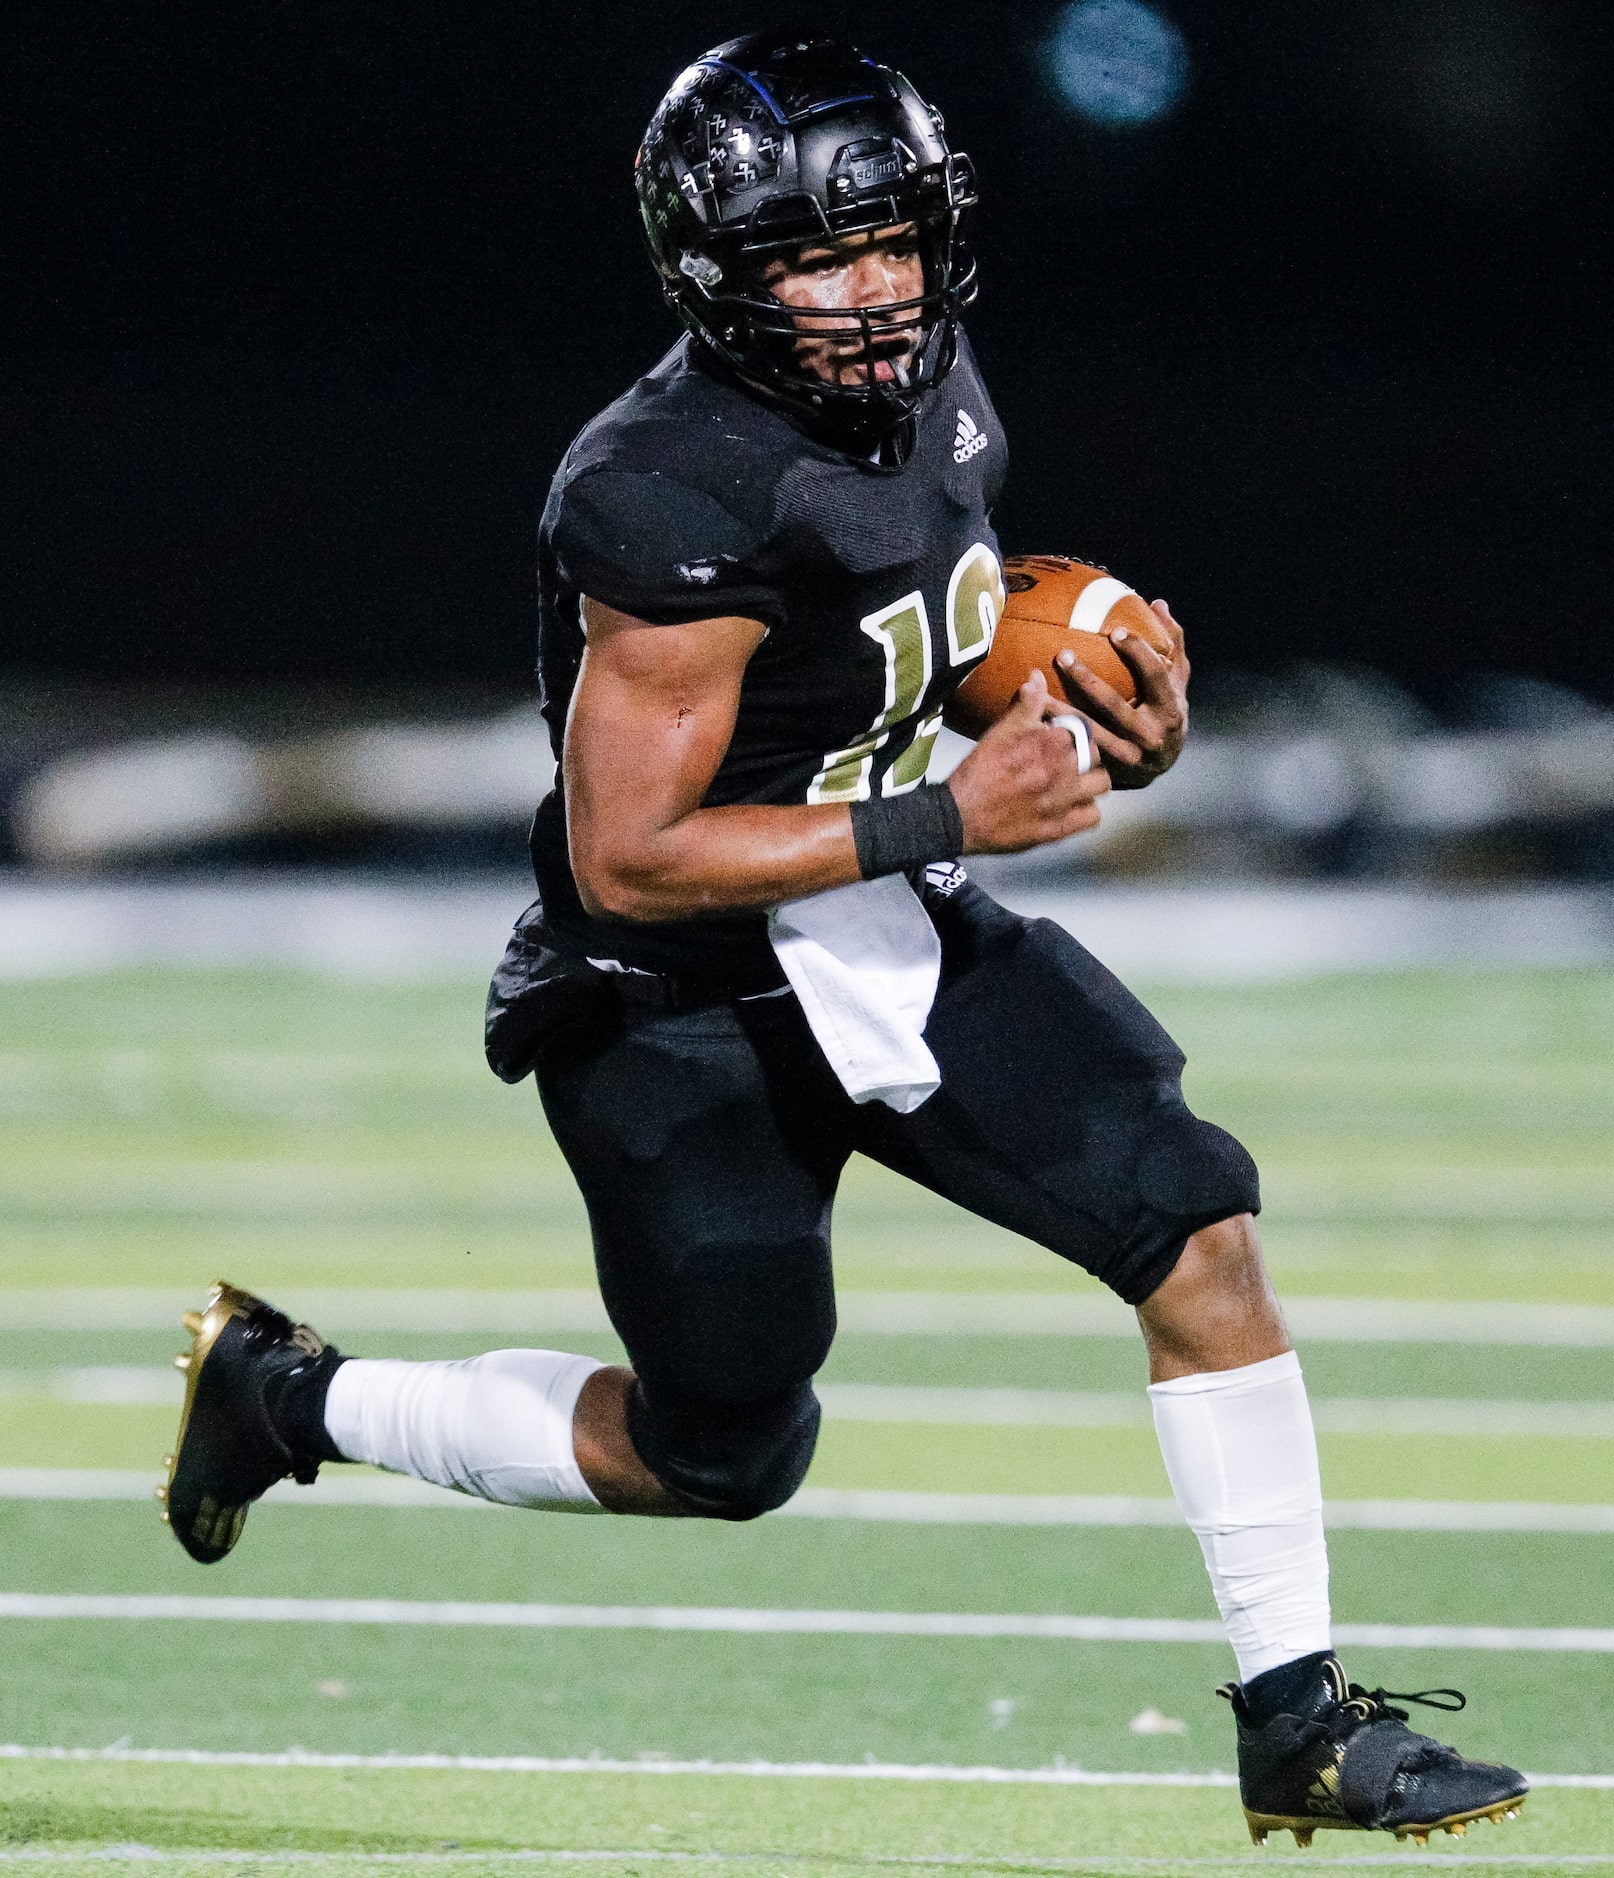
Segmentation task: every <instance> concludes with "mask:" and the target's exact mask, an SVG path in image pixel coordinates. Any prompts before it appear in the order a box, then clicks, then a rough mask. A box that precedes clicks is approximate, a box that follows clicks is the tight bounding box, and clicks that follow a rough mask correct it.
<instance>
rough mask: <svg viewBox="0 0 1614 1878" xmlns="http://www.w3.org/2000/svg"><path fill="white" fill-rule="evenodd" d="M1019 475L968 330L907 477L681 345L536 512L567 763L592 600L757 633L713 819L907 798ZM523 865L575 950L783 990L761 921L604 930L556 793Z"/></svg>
mask: <svg viewBox="0 0 1614 1878" xmlns="http://www.w3.org/2000/svg"><path fill="white" fill-rule="evenodd" d="M1007 461H1008V453H1007V451H1006V449H1005V447H1004V441H1003V433H1002V429H1001V427H1000V426H999V423H998V419H997V414H996V412H995V411H994V410H993V408H992V404H991V400H990V399H989V398H988V397H987V395H986V388H985V386H984V385H983V384H982V382H981V378H980V374H979V372H978V371H977V369H976V365H975V361H974V359H973V357H972V355H971V353H970V350H969V347H968V344H967V342H965V341H964V340H963V339H962V336H961V338H960V344H959V353H958V358H957V361H956V362H955V364H954V365H953V368H952V370H951V372H950V373H949V374H948V375H947V377H946V378H945V379H943V380H942V381H941V382H940V383H939V384H938V385H936V386H935V387H934V388H933V389H932V390H931V391H930V392H929V393H927V394H926V397H925V400H924V403H923V404H922V406H921V408H920V410H919V413H918V415H917V417H916V419H915V421H914V429H913V433H912V442H911V447H910V449H909V451H908V453H907V455H906V458H905V460H904V461H903V462H902V463H901V464H900V465H887V464H885V463H882V462H875V461H864V460H861V459H859V458H855V457H852V456H847V455H844V454H842V453H841V452H839V451H837V450H836V449H834V448H833V447H832V446H831V445H829V444H827V443H823V442H820V441H817V440H816V439H815V438H814V437H812V436H810V435H808V434H806V433H804V432H803V430H801V429H800V428H798V426H797V425H796V423H795V422H793V421H792V419H791V418H790V416H789V415H788V414H786V413H785V412H784V411H782V410H780V409H779V408H777V407H775V406H774V405H771V404H769V403H766V402H764V401H763V400H761V399H760V398H757V397H754V396H753V395H751V394H750V393H748V392H746V391H745V390H744V389H742V388H741V387H740V386H739V385H738V384H736V383H735V382H733V381H732V380H730V379H729V378H727V377H725V376H723V375H721V373H720V372H719V371H718V370H717V369H715V368H713V367H711V366H709V365H707V364H706V363H705V362H704V360H703V358H702V356H701V354H700V352H699V349H698V347H697V346H696V345H695V342H693V341H692V340H690V339H687V338H686V339H684V340H681V341H680V342H679V344H677V345H676V346H674V348H673V349H672V351H671V352H669V353H668V354H667V356H666V357H665V358H664V359H663V360H662V361H661V363H660V364H659V365H657V366H656V368H655V369H654V370H653V371H652V372H650V373H649V374H648V375H647V376H646V377H644V378H642V379H640V380H639V382H638V383H637V384H636V385H635V386H634V387H633V388H632V389H631V390H630V391H629V392H627V393H626V395H625V396H623V397H621V398H619V399H618V400H617V401H616V403H615V404H613V405H611V406H610V407H609V408H608V409H606V410H605V411H603V412H602V413H601V414H600V415H599V416H598V417H597V418H595V419H594V421H593V422H592V423H591V424H589V425H588V427H587V428H586V429H585V430H584V431H583V432H582V434H581V435H580V436H579V437H578V438H577V440H576V442H575V443H574V444H573V445H572V447H571V449H570V450H569V451H568V452H567V454H566V458H565V460H564V462H563V463H562V464H561V466H560V470H559V472H558V473H557V474H556V477H555V481H554V484H553V486H552V488H551V490H550V493H549V500H548V503H547V504H546V506H545V508H544V515H543V522H542V525H541V528H540V531H539V547H538V573H539V606H540V614H539V642H538V645H539V659H538V668H539V673H540V676H541V679H542V687H543V708H544V715H545V718H546V721H547V722H548V725H549V733H550V740H551V742H552V744H553V745H554V750H555V755H556V758H557V760H558V759H559V757H560V752H561V739H562V737H563V736H564V734H565V727H566V713H567V708H568V706H569V704H570V702H571V695H572V688H573V686H574V685H575V684H576V682H577V672H578V667H579V665H580V663H581V660H582V656H583V644H584V641H583V630H582V623H581V614H580V602H581V598H582V596H583V595H584V594H587V595H589V596H590V597H591V598H593V599H595V600H599V601H603V602H604V603H605V604H606V605H607V606H611V607H615V608H617V609H618V610H619V611H621V612H624V613H630V614H633V615H634V616H635V617H637V618H639V619H642V620H647V621H650V622H651V623H653V624H657V625H672V624H680V623H687V622H690V621H694V620H701V619H715V618H721V617H724V616H734V615H737V616H742V617H745V618H748V619H756V620H760V621H761V622H762V623H763V624H764V625H765V626H766V627H767V636H766V638H765V639H764V640H763V641H762V644H761V645H760V646H759V647H758V649H757V651H756V653H755V654H754V655H753V657H752V659H751V662H750V664H749V666H748V667H747V669H746V673H745V679H744V683H743V685H742V688H741V692H740V702H739V712H738V716H737V718H736V721H735V725H734V734H733V736H732V738H731V739H730V742H729V747H728V750H727V752H726V753H725V755H724V758H723V761H722V763H721V765H720V766H719V768H718V771H717V774H716V775H715V776H714V777H713V779H712V783H711V786H710V788H709V789H708V790H707V793H706V796H705V798H704V800H705V802H706V803H707V804H708V805H710V806H719V805H725V804H730V803H737V802H767V803H794V802H853V801H857V800H859V799H863V798H867V797H869V796H871V795H873V794H875V793H877V792H878V793H882V794H885V795H894V794H898V793H900V792H902V791H904V790H907V789H913V788H916V787H917V786H918V785H919V784H920V782H922V781H923V779H924V775H925V768H926V764H927V762H928V760H929V756H930V750H931V745H932V744H933V742H934V741H935V736H936V732H937V730H938V729H939V728H940V725H941V712H942V707H943V705H944V704H945V703H946V701H947V699H948V698H949V697H950V696H951V695H952V693H953V692H954V691H955V690H956V689H957V688H958V686H959V685H960V684H961V683H962V682H963V680H964V678H965V677H966V676H967V675H968V673H969V671H970V669H971V667H972V666H973V665H974V664H975V663H976V661H977V660H979V659H980V658H981V657H982V656H983V655H984V654H985V652H986V650H987V647H988V646H989V645H990V644H991V640H992V633H993V629H994V628H995V626H996V624H997V620H998V617H999V615H1000V614H1001V612H1002V609H1003V603H1004V598H1005V595H1004V586H1003V572H1002V567H1001V565H1000V561H999V556H998V544H997V537H996V536H995V535H994V534H993V532H992V525H991V521H990V515H991V510H992V506H993V504H994V502H995V501H996V499H997V495H998V491H999V489H1000V488H1001V487H1002V483H1003V477H1004V472H1005V469H1006V467H1007ZM533 867H534V871H535V873H536V875H537V879H538V887H539V892H540V895H541V897H542V899H543V903H544V909H545V913H546V916H547V923H548V925H549V927H550V931H551V933H552V935H553V939H554V942H555V944H556V945H557V946H559V947H560V949H561V950H563V951H566V952H570V953H572V954H574V955H577V956H581V957H587V958H609V959H614V960H617V961H619V962H620V963H622V964H624V965H628V966H633V967H637V968H639V969H642V970H647V971H659V972H674V973H684V974H689V975H693V976H699V977H708V978H712V977H716V978H722V979H726V980H730V981H733V982H740V981H742V980H753V979H757V978H766V979H768V980H769V981H770V982H776V981H777V971H776V969H775V967H774V961H773V956H772V950H771V948H770V947H769V945H768V942H767V932H766V921H765V917H764V916H763V915H762V914H760V913H747V914H737V915H733V916H727V917H723V918H719V919H708V920H700V921H690V922H678V923H665V924H654V925H650V924H643V923H638V922H604V921H598V920H595V919H592V918H591V917H590V916H589V915H588V914H587V913H586V912H585V911H584V909H583V906H582V903H581V901H580V900H579V898H578V895H577V888H576V885H575V882H574V881H573V879H572V874H571V868H570V864H569V862H568V858H567V851H566V826H565V805H564V802H563V799H562V794H561V790H560V788H559V787H558V786H557V788H556V790H555V792H554V793H553V794H552V795H550V796H549V797H547V798H546V799H545V801H544V802H543V803H542V805H541V806H540V808H539V810H538V814H537V817H536V819H535V821H534V825H533Z"/></svg>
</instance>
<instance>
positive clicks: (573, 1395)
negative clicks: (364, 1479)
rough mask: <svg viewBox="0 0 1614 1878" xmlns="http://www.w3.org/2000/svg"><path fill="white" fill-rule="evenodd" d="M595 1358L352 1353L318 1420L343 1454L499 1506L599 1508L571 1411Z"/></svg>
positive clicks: (546, 1353) (552, 1353)
mask: <svg viewBox="0 0 1614 1878" xmlns="http://www.w3.org/2000/svg"><path fill="white" fill-rule="evenodd" d="M600 1367H601V1365H600V1364H598V1363H596V1362H595V1360H594V1359H593V1357H591V1356H565V1355H562V1354H561V1353H560V1352H559V1351H556V1350H492V1351H490V1352H489V1353H488V1354H487V1355H486V1356H474V1357H471V1358H470V1359H469V1360H468V1361H466V1362H462V1363H398V1362H372V1361H368V1360H366V1359H364V1358H354V1359H352V1360H350V1361H348V1362H346V1363H343V1364H342V1365H341V1367H340V1368H339V1369H338V1370H337V1372H336V1374H335V1375H334V1376H333V1377H332V1378H331V1387H330V1393H329V1394H328V1395H327V1396H326V1398H325V1428H326V1431H327V1433H328V1434H329V1435H330V1437H331V1439H332V1441H334V1442H335V1443H336V1446H337V1448H338V1450H339V1451H340V1452H341V1454H342V1455H343V1457H344V1458H345V1459H347V1460H350V1461H368V1462H369V1463H370V1465H371V1466H372V1467H386V1468H390V1469H391V1471H392V1472H393V1473H395V1474H413V1475H414V1476H415V1478H416V1479H417V1480H430V1481H433V1482H435V1483H436V1485H438V1486H439V1487H455V1488H457V1489H458V1490H459V1491H460V1492H461V1493H469V1494H472V1495H474V1496H475V1497H476V1498H477V1499H479V1500H497V1501H499V1502H500V1503H501V1504H502V1505H504V1506H541V1507H549V1508H551V1509H553V1510H556V1511H560V1510H565V1511H568V1512H574V1513H598V1512H601V1511H603V1509H602V1508H601V1506H600V1503H599V1501H598V1500H596V1499H595V1497H594V1495H593V1494H592V1493H590V1492H589V1489H588V1483H587V1482H586V1481H585V1480H584V1478H583V1475H582V1471H581V1469H580V1468H579V1467H578V1465H577V1456H576V1453H575V1452H574V1450H573V1447H572V1417H573V1415H574V1414H575V1412H576V1409H577V1398H578V1396H579V1395H580V1394H581V1393H582V1388H583V1384H584V1383H585V1382H587V1380H588V1379H589V1377H590V1376H592V1375H593V1374H594V1372H595V1370H597V1369H599V1368H600Z"/></svg>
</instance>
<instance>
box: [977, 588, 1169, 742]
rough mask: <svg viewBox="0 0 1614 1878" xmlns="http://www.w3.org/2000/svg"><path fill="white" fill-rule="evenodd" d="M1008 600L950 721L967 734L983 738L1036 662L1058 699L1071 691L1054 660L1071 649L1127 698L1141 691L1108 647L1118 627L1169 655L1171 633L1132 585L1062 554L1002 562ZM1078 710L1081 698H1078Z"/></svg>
mask: <svg viewBox="0 0 1614 1878" xmlns="http://www.w3.org/2000/svg"><path fill="white" fill-rule="evenodd" d="M1003 576H1004V585H1005V586H1006V587H1007V588H1008V590H1009V598H1008V605H1007V606H1006V607H1005V608H1004V609H1003V617H1002V618H1001V619H1000V620H999V621H998V626H997V632H996V633H995V634H994V635H993V639H992V649H991V651H990V652H988V653H987V655H986V657H985V658H984V659H982V660H981V662H980V664H979V665H977V666H976V668H975V670H974V671H973V672H971V673H970V675H969V677H968V678H966V679H965V680H964V683H963V684H962V685H961V686H960V687H959V690H958V693H957V695H956V696H955V697H954V699H953V702H952V704H951V705H950V706H949V707H948V712H947V720H948V722H949V723H950V724H952V725H953V726H954V728H955V729H958V730H961V731H963V732H964V734H965V735H966V736H970V737H978V736H980V734H981V733H982V732H983V731H984V730H985V729H986V728H987V727H988V726H989V725H991V724H994V723H996V722H997V720H998V719H999V718H1000V717H1001V716H1002V715H1003V713H1004V712H1005V711H1006V710H1008V708H1009V706H1010V705H1011V704H1012V703H1013V702H1014V694H1015V693H1016V692H1017V691H1018V690H1019V689H1020V687H1021V686H1022V685H1023V684H1024V683H1025V682H1026V680H1027V678H1029V677H1030V676H1031V674H1032V672H1033V671H1034V670H1036V669H1037V667H1039V666H1040V667H1041V668H1042V670H1043V672H1044V674H1045V675H1046V677H1047V680H1048V690H1049V692H1050V693H1051V694H1052V696H1053V697H1054V699H1055V700H1056V701H1057V700H1061V699H1065V698H1068V697H1069V696H1070V694H1069V693H1068V692H1067V691H1066V689H1065V687H1064V685H1063V684H1062V683H1061V682H1060V677H1059V672H1058V669H1057V668H1056V666H1055V665H1054V660H1055V658H1056V657H1057V656H1058V655H1059V654H1060V653H1061V652H1063V651H1064V650H1065V648H1066V647H1067V646H1069V647H1070V648H1071V649H1072V650H1073V651H1074V652H1075V653H1076V655H1077V657H1078V658H1079V659H1080V660H1081V661H1082V663H1083V664H1084V665H1086V666H1088V667H1089V668H1090V669H1091V670H1093V671H1095V672H1097V673H1098V675H1099V677H1100V678H1102V679H1104V680H1105V682H1106V683H1108V684H1111V685H1113V686H1114V687H1115V689H1116V690H1117V691H1118V692H1120V694H1121V696H1122V697H1123V698H1126V699H1128V700H1131V699H1132V698H1134V697H1136V695H1137V687H1136V685H1135V684H1134V683H1133V681H1132V668H1131V667H1130V666H1129V665H1128V664H1127V662H1126V661H1125V659H1123V658H1122V657H1121V655H1120V653H1119V652H1117V651H1116V650H1115V648H1114V647H1113V646H1112V645H1111V644H1110V637H1109V636H1110V634H1111V633H1112V632H1114V631H1115V629H1116V627H1117V626H1124V627H1125V628H1126V629H1127V631H1128V632H1132V633H1136V634H1137V635H1138V637H1139V638H1140V639H1144V640H1147V641H1148V643H1149V644H1150V645H1151V646H1153V647H1154V649H1155V650H1156V651H1157V652H1164V653H1166V654H1167V655H1169V654H1170V652H1171V636H1170V634H1169V633H1168V632H1167V631H1166V629H1165V627H1164V626H1163V625H1162V624H1161V621H1160V618H1159V616H1158V614H1156V613H1154V612H1153V611H1152V610H1151V609H1150V608H1149V607H1148V606H1146V605H1145V604H1144V602H1143V601H1142V600H1141V599H1140V598H1139V597H1138V595H1137V594H1135V593H1134V592H1133V591H1132V589H1131V588H1130V587H1129V586H1127V584H1126V582H1125V581H1123V580H1117V579H1116V578H1115V576H1114V575H1113V574H1108V573H1106V572H1105V571H1104V569H1103V568H1102V567H1089V566H1088V565H1087V564H1086V563H1085V562H1083V561H1073V560H1071V559H1070V558H1069V557H1068V556H1066V555H1063V554H1015V555H1010V557H1009V558H1008V559H1007V560H1006V561H1005V562H1004V563H1003ZM1076 706H1077V708H1078V709H1080V698H1079V697H1078V698H1077V700H1076Z"/></svg>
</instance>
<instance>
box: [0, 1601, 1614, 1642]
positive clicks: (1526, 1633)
mask: <svg viewBox="0 0 1614 1878" xmlns="http://www.w3.org/2000/svg"><path fill="white" fill-rule="evenodd" d="M6 1618H10V1619H21V1620H29V1621H47V1622H60V1621H64V1620H65V1621H71V1622H75V1623H84V1622H114V1623H131V1622H132V1623H186V1624H189V1623H225V1624H378V1625H382V1626H384V1627H387V1628H405V1629H451V1630H463V1629H471V1630H659V1631H681V1632H703V1633H705V1632H721V1633H725V1634H728V1635H735V1636H780V1637H793V1636H814V1637H819V1636H827V1637H940V1638H954V1639H957V1638H1029V1639H1035V1640H1038V1641H1043V1642H1065V1643H1150V1644H1168V1643H1209V1644H1220V1643H1223V1642H1224V1641H1225V1633H1224V1631H1223V1629H1222V1626H1221V1624H1220V1623H1219V1622H1217V1621H1216V1620H1215V1619H1209V1618H1175V1617H1077V1616H1065V1615H1061V1614H1058V1613H1039V1612H1008V1613H992V1612H978V1611H811V1610H801V1611H792V1610H768V1609H758V1608H748V1607H734V1608H731V1607H723V1606H717V1607H702V1606H699V1605H636V1604H502V1603H485V1602H469V1601H461V1602H453V1601H449V1602H425V1601H416V1600H410V1599H400V1598H252V1597H193V1596H182V1595H174V1594H153V1595H139V1594H135V1595H130V1594H107V1595H102V1594H96V1593H85V1592H49V1593H45V1592H22V1591H14V1592H5V1593H0V1619H6ZM1334 1636H1335V1638H1336V1640H1337V1641H1338V1642H1339V1643H1341V1644H1342V1645H1346V1646H1360V1647H1362V1648H1367V1649H1385V1650H1389V1649H1400V1650H1436V1649H1440V1650H1500V1651H1529V1652H1537V1651H1551V1652H1560V1653H1565V1654H1570V1655H1592V1656H1609V1655H1614V1630H1598V1629H1591V1628H1582V1629H1555V1630H1554V1629H1539V1628H1527V1627H1515V1626H1505V1625H1494V1624H1336V1625H1335V1627H1334Z"/></svg>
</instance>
